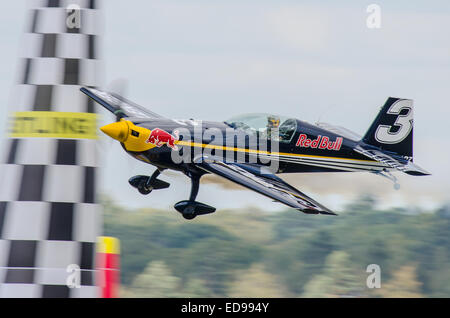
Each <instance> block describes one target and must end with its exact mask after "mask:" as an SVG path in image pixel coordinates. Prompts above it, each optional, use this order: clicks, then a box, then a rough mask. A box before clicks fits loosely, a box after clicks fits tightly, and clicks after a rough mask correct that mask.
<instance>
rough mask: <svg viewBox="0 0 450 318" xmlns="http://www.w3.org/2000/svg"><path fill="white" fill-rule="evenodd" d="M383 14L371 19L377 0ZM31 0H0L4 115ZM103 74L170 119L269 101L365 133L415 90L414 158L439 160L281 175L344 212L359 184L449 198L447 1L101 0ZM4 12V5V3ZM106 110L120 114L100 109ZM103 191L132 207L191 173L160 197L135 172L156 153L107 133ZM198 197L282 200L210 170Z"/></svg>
mask: <svg viewBox="0 0 450 318" xmlns="http://www.w3.org/2000/svg"><path fill="white" fill-rule="evenodd" d="M372 3H375V4H377V5H379V6H380V9H381V27H380V28H375V29H369V28H368V27H367V25H366V20H367V18H368V16H369V14H370V13H368V12H367V11H366V10H367V7H368V5H370V4H372ZM25 9H26V1H23V0H21V1H4V3H2V12H3V15H2V19H1V20H0V38H1V39H2V41H0V63H1V68H0V69H1V71H2V72H1V73H2V75H1V76H0V104H1V105H3V107H1V108H0V124H1V125H2V126H3V127H4V123H5V118H6V115H7V109H8V107H9V106H11V105H10V95H11V91H12V88H13V86H14V84H15V83H16V82H15V81H16V71H17V70H18V69H19V68H18V62H19V61H18V53H19V50H20V48H21V47H23V43H21V35H22V33H23V31H24V28H25V25H26V24H27V23H28V21H26V20H25V18H26V14H25ZM102 10H103V15H102V18H103V37H102V39H101V48H102V50H101V58H102V60H103V70H104V74H103V75H102V78H103V82H104V83H103V86H104V87H105V88H108V87H115V84H112V83H114V82H117V81H118V80H120V81H126V83H127V89H126V90H125V93H126V97H127V98H129V99H131V100H133V101H135V102H137V103H138V104H141V105H144V106H146V107H148V108H150V109H151V110H153V111H155V112H158V113H160V114H162V115H164V116H167V117H171V118H196V119H204V120H215V121H222V120H225V119H227V118H229V117H232V116H234V115H236V114H239V113H250V112H272V113H278V114H281V115H288V116H291V117H296V118H299V119H301V120H305V121H308V122H310V123H314V122H316V121H318V120H320V121H323V122H328V123H332V124H336V125H340V126H344V127H346V128H348V129H350V130H353V131H355V132H357V133H359V134H361V135H363V134H364V133H365V131H366V130H367V129H368V127H369V125H370V124H371V122H372V121H373V119H374V118H375V116H376V114H377V113H378V111H379V108H380V107H381V106H382V105H383V103H384V101H385V100H386V98H387V97H389V96H395V97H402V98H409V99H413V100H414V105H415V110H414V111H415V118H414V125H415V127H414V161H415V163H417V164H419V165H420V166H422V167H423V168H425V169H426V170H428V171H430V172H431V173H432V176H428V177H412V176H408V175H402V174H401V173H396V176H397V177H398V178H399V182H400V184H401V189H400V190H398V191H395V190H394V189H393V186H392V183H391V182H390V181H389V180H387V179H384V178H381V177H379V176H375V175H373V174H369V173H341V174H338V173H325V174H295V175H289V176H283V175H282V177H283V178H285V180H287V181H288V182H290V183H291V184H293V185H295V186H296V187H298V188H299V189H300V190H301V191H304V192H305V193H307V194H309V195H311V196H312V197H314V198H315V199H316V200H318V201H319V202H321V203H324V204H325V205H327V206H328V207H330V208H332V209H336V210H338V211H339V209H340V208H342V207H343V206H344V205H345V204H347V203H348V202H350V201H352V200H354V199H355V198H356V197H358V196H359V195H361V194H363V193H372V194H373V195H375V196H376V197H377V198H378V199H379V201H380V203H381V205H382V206H386V207H387V206H402V207H414V206H421V207H425V208H429V207H437V206H439V205H441V204H443V203H444V202H447V201H449V198H450V194H449V193H450V191H449V185H450V181H449V180H450V168H449V165H448V163H449V154H450V153H449V151H450V150H449V149H450V148H449V144H450V143H449V139H448V136H447V135H448V126H449V125H448V118H449V115H450V110H449V109H450V108H449V106H450V105H449V99H448V93H449V91H450V89H449V88H450V2H448V1H426V2H425V1H395V2H394V1H373V2H372V1H356V0H353V1H350V0H348V1H339V2H337V1H320V2H318V1H289V0H278V1H274V0H273V1H268V0H263V1H252V0H242V1H236V0H228V1H206V0H190V1H181V0H179V1H177V0H130V1H119V0H108V1H103V3H102ZM5 13H7V14H5ZM99 112H100V114H101V122H102V123H108V122H110V121H112V120H113V118H112V117H111V116H110V115H109V114H108V113H106V112H105V111H103V110H100V107H99ZM99 154H101V159H102V169H101V175H100V182H99V187H100V192H102V193H106V194H108V195H109V196H111V197H113V198H114V199H115V200H116V201H117V202H118V203H119V204H122V205H125V206H130V207H148V206H151V207H158V208H169V207H171V206H172V205H173V204H174V203H175V202H177V201H180V200H183V199H186V198H187V197H188V194H189V187H190V183H189V180H188V178H187V177H185V176H183V175H181V174H177V173H174V172H168V173H164V174H163V176H162V177H161V178H162V179H164V180H166V181H168V182H170V183H171V187H170V188H169V189H166V190H160V193H158V198H157V199H156V198H154V199H152V194H153V193H152V194H150V195H148V196H146V197H144V196H141V195H140V194H138V193H137V191H136V190H135V189H133V188H131V187H130V186H129V185H128V183H127V180H128V178H129V177H131V176H133V175H136V174H147V175H149V174H151V173H152V172H153V170H154V168H153V167H152V166H149V165H146V164H143V163H140V162H138V161H136V160H134V159H132V158H131V157H129V156H128V155H126V154H125V153H123V151H122V149H121V148H120V145H119V144H118V143H117V142H114V141H112V140H108V139H107V138H103V137H102V138H101V140H100V142H99ZM205 181H206V182H205V184H203V185H202V187H201V188H200V193H199V196H198V200H199V201H201V202H205V203H208V204H211V205H213V206H216V207H217V208H218V209H219V210H220V209H225V208H240V207H246V206H258V207H261V208H264V209H268V210H279V209H283V208H284V206H282V205H281V204H278V203H273V202H272V201H271V200H270V199H267V198H264V197H261V196H260V195H258V194H256V193H252V192H250V191H248V190H243V189H242V188H238V187H233V186H232V185H230V184H229V183H228V182H221V181H220V180H218V179H217V178H207V180H205Z"/></svg>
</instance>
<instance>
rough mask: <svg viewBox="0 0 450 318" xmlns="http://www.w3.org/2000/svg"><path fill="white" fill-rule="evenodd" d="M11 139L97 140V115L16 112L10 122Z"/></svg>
mask: <svg viewBox="0 0 450 318" xmlns="http://www.w3.org/2000/svg"><path fill="white" fill-rule="evenodd" d="M9 135H10V136H11V137H16V138H21V137H25V138H27V137H40V138H70V139H96V138H97V115H96V114H92V113H68V112H43V111H34V112H16V113H13V116H11V117H10V120H9Z"/></svg>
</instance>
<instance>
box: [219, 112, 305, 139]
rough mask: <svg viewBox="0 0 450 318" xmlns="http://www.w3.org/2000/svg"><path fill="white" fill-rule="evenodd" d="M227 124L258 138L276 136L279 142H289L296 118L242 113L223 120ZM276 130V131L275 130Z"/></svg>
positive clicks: (295, 127)
mask: <svg viewBox="0 0 450 318" xmlns="http://www.w3.org/2000/svg"><path fill="white" fill-rule="evenodd" d="M225 124H227V125H228V126H230V127H232V128H235V129H241V130H243V131H245V132H246V133H247V134H252V135H257V136H258V137H259V138H261V137H263V136H266V137H267V138H277V139H278V140H279V141H280V142H286V143H288V142H290V141H291V140H292V138H293V137H294V134H295V131H296V130H297V120H296V119H295V118H289V117H285V116H279V115H273V114H265V113H258V114H244V115H238V116H235V117H232V118H230V119H228V120H226V121H225ZM277 130H278V131H277Z"/></svg>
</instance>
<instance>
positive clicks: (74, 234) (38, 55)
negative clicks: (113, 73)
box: [0, 0, 102, 297]
mask: <svg viewBox="0 0 450 318" xmlns="http://www.w3.org/2000/svg"><path fill="white" fill-rule="evenodd" d="M97 2H98V1H95V0H31V1H29V3H30V10H29V19H27V20H28V21H29V23H28V24H29V26H28V29H27V30H26V34H25V36H24V41H23V42H24V45H25V47H24V48H23V50H22V51H21V55H22V56H21V63H20V64H21V66H22V68H21V69H20V70H19V72H18V74H19V76H20V77H19V84H18V85H17V86H16V87H15V91H14V93H13V95H12V96H13V101H12V105H11V108H10V118H9V120H8V122H9V123H8V125H9V127H10V129H12V128H11V122H14V120H16V123H17V122H19V121H18V119H17V118H19V117H20V116H21V117H20V120H21V121H20V122H21V123H25V124H28V126H26V127H27V128H24V127H25V126H20V125H18V126H15V128H14V129H15V133H19V134H20V133H24V136H21V137H17V135H14V134H11V131H12V130H10V131H9V132H7V133H6V136H7V138H8V140H6V141H5V151H3V152H2V153H1V154H2V155H3V156H4V158H2V159H1V160H3V163H4V164H3V165H2V169H1V171H2V173H1V175H0V297H98V296H99V295H100V291H99V288H98V287H97V286H96V282H95V276H96V275H95V273H94V269H95V242H96V240H97V237H98V236H99V235H101V232H102V218H101V209H100V206H99V205H98V204H97V203H96V182H95V180H96V171H97V168H96V167H97V161H96V140H95V139H91V138H92V137H83V129H85V127H84V126H83V124H84V123H85V122H83V120H81V121H78V122H77V124H78V126H76V127H75V128H74V127H67V125H70V121H67V122H63V121H59V122H58V121H57V120H53V119H52V120H53V121H49V119H48V118H47V117H52V114H56V113H54V112H58V113H59V114H60V115H61V114H62V116H63V117H64V116H66V115H65V114H71V113H72V114H73V113H91V114H92V113H94V112H95V109H94V105H93V103H92V102H91V101H90V100H88V98H87V97H86V96H85V95H84V94H82V93H81V92H80V91H79V88H80V86H91V87H94V86H99V84H100V83H99V78H98V77H99V69H98V67H99V61H98V59H97V57H98V55H97V54H98V47H97V41H98V40H97V39H98V33H99V10H98V8H97V5H98V4H97ZM69 5H78V6H79V8H80V10H78V11H77V10H75V11H74V10H72V9H70V10H68V9H67V8H68V6H69ZM74 13H81V14H80V15H79V16H77V17H76V18H78V17H80V20H79V24H78V25H77V24H76V22H77V21H72V22H75V23H73V24H70V23H69V24H68V23H67V21H68V18H70V16H71V15H73V14H74ZM74 25H75V27H74ZM17 112H22V113H21V114H22V115H17ZM24 112H26V113H24ZM39 113H40V114H44V115H45V116H46V118H44V119H41V121H33V117H34V115H33V114H39ZM14 114H16V115H14ZM23 114H27V115H23ZM82 115H83V114H82ZM15 116H16V117H15ZM17 116H19V117H17ZM70 116H72V115H70ZM70 116H69V117H70ZM30 118H31V119H30ZM46 120H47V121H46ZM53 122H55V123H59V124H58V125H59V126H58V127H59V128H58V129H56V128H55V127H56V126H55V127H53V126H52V125H53V124H52V123H53ZM30 123H31V124H30ZM34 123H36V126H33V124H34ZM25 124H24V125H25ZM55 125H56V124H55ZM42 127H47V128H49V130H51V129H56V130H55V131H57V132H58V133H59V135H58V136H53V135H49V134H48V131H46V130H44V129H42ZM67 129H72V132H73V134H72V135H71V136H70V137H67V138H66V137H64V135H63V133H64V132H65V131H66V130H67ZM31 132H33V133H34V134H35V135H33V136H31V134H30V133H31ZM46 133H47V135H46ZM71 264H75V265H77V266H79V268H80V269H81V271H80V272H79V273H80V284H79V285H78V284H77V283H76V282H77V279H74V280H73V279H72V280H70V279H69V276H71V275H72V276H71V277H74V276H73V275H78V272H77V271H75V272H71V271H69V272H68V266H70V265H71ZM69 268H70V267H69ZM72 270H73V267H72ZM68 281H74V282H75V284H72V285H71V288H69V287H68V285H67V283H68ZM69 285H70V284H69ZM77 285H78V286H77Z"/></svg>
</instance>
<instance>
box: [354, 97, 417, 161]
mask: <svg viewBox="0 0 450 318" xmlns="http://www.w3.org/2000/svg"><path fill="white" fill-rule="evenodd" d="M413 111H414V109H413V101H412V100H411V99H402V98H395V97H389V98H388V99H387V101H386V103H385V104H384V106H383V107H382V108H381V111H380V112H379V113H378V116H377V117H376V118H375V120H374V122H373V123H372V125H371V126H370V128H369V130H368V131H367V133H366V134H365V136H364V137H363V139H362V141H363V142H365V143H366V144H369V145H373V146H376V147H378V148H381V149H383V150H386V151H390V152H394V153H396V154H398V155H401V156H405V157H408V158H411V159H412V157H413V117H414V112H413Z"/></svg>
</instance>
